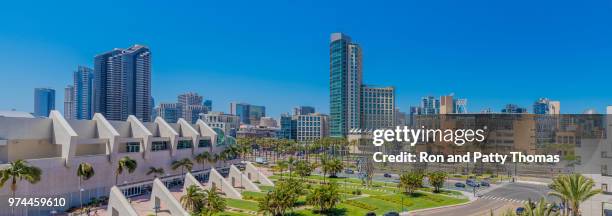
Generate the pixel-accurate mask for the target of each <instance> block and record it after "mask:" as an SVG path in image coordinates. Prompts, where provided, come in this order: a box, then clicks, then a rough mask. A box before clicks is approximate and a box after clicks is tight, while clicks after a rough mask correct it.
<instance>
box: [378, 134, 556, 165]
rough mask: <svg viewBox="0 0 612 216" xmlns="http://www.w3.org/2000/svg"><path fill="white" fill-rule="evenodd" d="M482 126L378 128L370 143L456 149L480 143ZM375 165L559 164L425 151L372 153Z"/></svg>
mask: <svg viewBox="0 0 612 216" xmlns="http://www.w3.org/2000/svg"><path fill="white" fill-rule="evenodd" d="M486 130H487V127H486V126H485V127H484V128H482V129H476V130H474V129H445V130H442V129H427V128H425V126H421V127H420V128H408V127H407V126H404V127H403V128H401V127H400V126H397V127H396V128H395V129H378V130H374V131H373V133H372V135H373V137H372V138H373V139H372V144H374V146H381V145H383V144H384V143H385V142H391V141H399V142H408V143H409V144H410V146H415V145H416V144H417V143H424V144H426V143H429V142H448V143H454V144H455V145H457V146H462V145H463V144H465V143H468V142H483V141H484V140H485V139H486ZM372 159H373V160H374V162H391V163H394V162H395V163H404V162H408V163H411V162H422V163H465V162H473V163H475V162H483V163H500V164H504V163H506V162H508V160H511V162H519V163H558V162H559V160H560V158H559V155H528V154H523V153H521V152H510V154H500V153H486V154H485V153H481V152H467V153H465V154H463V155H435V154H428V153H427V152H419V153H418V154H417V153H410V152H400V153H399V154H383V153H382V152H375V153H374V154H373V155H372Z"/></svg>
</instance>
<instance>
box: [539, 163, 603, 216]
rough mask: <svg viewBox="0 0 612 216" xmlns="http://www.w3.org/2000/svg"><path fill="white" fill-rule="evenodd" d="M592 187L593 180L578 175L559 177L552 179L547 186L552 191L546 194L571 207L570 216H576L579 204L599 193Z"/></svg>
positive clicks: (593, 184) (598, 190) (599, 191)
mask: <svg viewBox="0 0 612 216" xmlns="http://www.w3.org/2000/svg"><path fill="white" fill-rule="evenodd" d="M594 186H595V182H594V181H593V179H591V178H588V177H585V176H583V175H581V174H579V173H575V174H569V175H560V176H557V177H556V178H554V179H553V183H552V184H551V185H550V186H549V187H550V188H551V189H552V190H553V191H551V192H549V193H548V194H549V195H551V196H556V197H559V198H560V199H561V200H562V201H563V202H565V203H567V204H568V206H569V207H571V210H572V215H574V216H578V215H580V213H579V212H580V203H582V202H584V201H585V200H587V199H589V198H591V197H592V196H595V195H597V194H599V193H601V190H600V189H593V187H594Z"/></svg>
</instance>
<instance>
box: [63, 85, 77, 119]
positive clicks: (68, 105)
mask: <svg viewBox="0 0 612 216" xmlns="http://www.w3.org/2000/svg"><path fill="white" fill-rule="evenodd" d="M74 113H75V112H74V86H72V85H68V86H66V88H64V116H65V118H66V119H73V118H74Z"/></svg>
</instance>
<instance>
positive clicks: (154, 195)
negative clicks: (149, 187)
mask: <svg viewBox="0 0 612 216" xmlns="http://www.w3.org/2000/svg"><path fill="white" fill-rule="evenodd" d="M149 202H151V209H153V208H154V207H156V206H159V203H157V202H163V203H164V204H165V205H164V206H165V207H167V208H168V210H169V211H170V214H171V215H184V216H189V213H188V212H187V211H185V210H184V209H183V207H182V206H181V203H179V201H178V200H176V198H174V196H173V195H172V194H171V193H170V191H169V190H168V188H166V186H165V185H164V183H162V182H161V181H160V180H159V179H155V180H154V181H153V191H152V192H151V199H150V200H149Z"/></svg>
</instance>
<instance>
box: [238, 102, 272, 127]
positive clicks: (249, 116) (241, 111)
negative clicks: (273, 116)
mask: <svg viewBox="0 0 612 216" xmlns="http://www.w3.org/2000/svg"><path fill="white" fill-rule="evenodd" d="M230 114H231V115H236V116H238V117H240V123H241V124H249V125H259V120H260V119H261V117H264V116H266V107H264V106H257V105H251V104H248V103H236V102H231V103H230Z"/></svg>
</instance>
